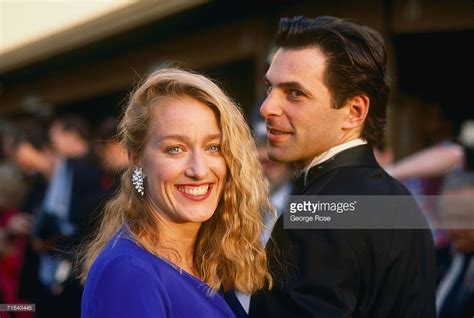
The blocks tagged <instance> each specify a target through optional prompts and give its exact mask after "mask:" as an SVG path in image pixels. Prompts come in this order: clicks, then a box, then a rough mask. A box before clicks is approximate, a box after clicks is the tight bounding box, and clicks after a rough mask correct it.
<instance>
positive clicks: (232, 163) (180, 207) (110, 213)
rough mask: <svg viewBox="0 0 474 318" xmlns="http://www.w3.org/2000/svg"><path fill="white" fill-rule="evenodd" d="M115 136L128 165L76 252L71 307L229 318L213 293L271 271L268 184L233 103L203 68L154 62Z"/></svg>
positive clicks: (100, 312) (117, 313) (253, 286)
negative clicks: (77, 282) (78, 280)
mask: <svg viewBox="0 0 474 318" xmlns="http://www.w3.org/2000/svg"><path fill="white" fill-rule="evenodd" d="M120 137H121V142H122V144H123V145H124V147H125V148H126V149H127V151H128V154H129V161H130V167H129V169H128V170H127V171H126V172H125V173H124V175H123V177H122V180H121V186H120V189H119V191H118V193H117V194H116V196H115V197H114V198H113V199H112V200H111V201H110V202H109V203H108V204H107V206H106V207H105V210H104V215H103V220H102V224H101V226H100V229H99V231H98V234H97V235H96V237H95V238H94V239H93V240H92V242H90V243H89V244H88V246H87V249H86V252H85V254H84V258H83V263H84V270H83V273H82V278H83V279H87V280H86V285H85V290H84V294H83V300H82V317H103V318H106V317H141V318H146V317H233V316H234V314H233V313H232V311H231V310H230V309H229V307H228V306H227V304H226V303H225V301H224V300H223V298H222V296H221V294H220V292H222V291H224V290H231V289H235V290H239V291H242V292H246V293H251V292H253V291H255V290H257V289H260V288H262V287H264V286H265V285H271V282H272V280H271V277H270V275H269V272H268V269H267V259H266V255H265V252H264V247H263V246H262V244H261V242H260V236H261V234H262V230H263V223H262V215H263V213H264V212H266V211H270V210H271V208H270V204H269V202H268V199H267V198H268V185H267V182H266V181H265V179H264V177H263V176H262V173H261V171H260V168H259V163H258V160H257V157H256V150H255V145H254V143H253V141H252V138H251V134H250V132H249V129H248V126H247V124H246V123H245V120H244V118H243V116H242V115H241V113H240V112H239V110H238V108H237V107H236V106H235V105H234V104H233V102H232V101H231V100H230V99H229V98H228V97H227V96H226V95H225V94H224V93H223V92H222V91H221V90H220V89H219V87H218V86H216V85H215V84H214V83H213V82H212V81H210V80H209V79H207V78H205V77H204V76H201V75H197V74H193V73H189V72H186V71H182V70H179V69H174V68H168V69H162V70H158V71H156V72H154V73H153V74H151V75H150V76H149V77H148V78H147V79H146V81H145V82H144V83H143V84H142V85H141V86H140V87H138V88H137V89H136V90H135V91H134V92H133V94H132V95H131V97H130V102H129V103H128V105H127V108H126V110H125V114H124V117H123V119H122V121H121V123H120Z"/></svg>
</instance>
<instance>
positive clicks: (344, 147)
mask: <svg viewBox="0 0 474 318" xmlns="http://www.w3.org/2000/svg"><path fill="white" fill-rule="evenodd" d="M365 144H367V141H366V140H365V139H362V138H356V139H352V140H350V141H348V142H345V143H343V144H340V145H337V146H334V147H332V148H330V149H329V150H327V151H325V152H323V153H322V154H320V155H317V156H316V157H314V159H313V161H311V163H310V164H309V165H308V166H307V167H306V168H304V169H303V170H301V171H300V172H298V174H299V175H300V176H301V175H303V174H304V184H306V179H307V178H308V172H309V170H310V169H311V168H312V167H314V166H317V165H319V164H320V163H323V162H325V161H327V160H329V159H331V158H332V157H334V156H335V155H336V154H338V153H340V152H342V151H344V150H347V149H350V148H354V147H357V146H360V145H365Z"/></svg>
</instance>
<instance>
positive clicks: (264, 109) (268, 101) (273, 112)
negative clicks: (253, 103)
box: [260, 92, 282, 119]
mask: <svg viewBox="0 0 474 318" xmlns="http://www.w3.org/2000/svg"><path fill="white" fill-rule="evenodd" d="M279 104H280V102H279V98H278V95H277V94H276V93H274V92H270V93H269V94H268V95H267V98H265V100H264V101H263V103H262V105H261V106H260V115H262V117H263V118H265V119H267V118H269V117H272V116H280V115H281V114H282V110H281V107H280V106H279Z"/></svg>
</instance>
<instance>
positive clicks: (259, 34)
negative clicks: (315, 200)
mask: <svg viewBox="0 0 474 318" xmlns="http://www.w3.org/2000/svg"><path fill="white" fill-rule="evenodd" d="M293 15H305V16H317V15H335V16H340V17H348V18H354V19H357V20H359V21H360V22H362V23H364V24H368V25H370V26H372V27H374V28H376V29H377V30H379V31H380V32H381V33H382V34H383V35H384V36H385V38H386V41H387V43H388V46H389V50H390V58H391V60H390V68H391V77H392V80H393V95H392V99H391V104H390V115H391V116H390V123H389V134H388V139H387V143H388V144H389V145H391V146H392V148H393V149H394V152H395V157H396V158H401V157H404V156H406V155H407V154H410V153H413V152H415V151H417V150H419V149H421V148H423V147H425V146H427V145H430V144H433V143H435V142H437V140H434V139H436V138H438V139H443V138H445V137H449V135H456V133H457V130H458V127H459V126H460V124H461V123H462V122H463V121H464V120H466V119H468V118H472V117H474V108H473V107H472V105H470V102H471V99H470V98H468V94H470V89H471V86H472V84H471V80H470V78H471V72H472V56H474V54H473V53H474V52H473V49H472V45H469V43H470V41H472V39H473V34H474V32H473V31H474V19H473V16H474V4H473V2H472V1H470V0H450V1H446V0H445V1H443V0H385V1H384V0H365V1H348V0H347V1H345V0H337V1H315V0H313V1H290V0H286V1H285V0H275V1H264V0H263V1H186V0H162V1H161V0H154V1H152V0H147V1H131V0H128V1H127V0H115V1H98V0H97V1H65V0H62V1H59V0H57V1H34V0H30V1H23V0H1V1H0V28H1V29H0V44H1V47H0V116H1V117H3V118H6V119H8V118H14V117H18V116H23V115H25V114H30V115H35V116H37V115H39V116H47V115H48V114H51V113H56V114H61V113H71V112H72V113H78V114H80V115H82V116H85V117H86V118H87V119H89V120H90V121H91V123H92V124H93V125H94V124H98V123H99V122H101V121H102V120H103V119H104V118H106V117H109V116H113V115H117V114H118V113H119V110H120V107H121V105H122V104H123V103H124V101H125V99H126V96H127V93H128V92H129V91H130V89H131V88H132V87H133V86H134V85H135V84H136V82H137V81H138V80H140V78H143V77H144V76H146V74H147V73H148V72H150V71H151V70H152V69H153V68H155V67H157V66H159V65H161V64H162V63H165V62H178V63H179V65H182V66H184V67H189V68H192V69H196V70H198V71H201V72H204V73H205V74H207V75H209V76H211V77H213V78H215V79H217V80H218V81H219V82H221V83H222V84H223V86H224V87H225V89H226V90H227V91H228V93H229V94H230V95H231V96H232V97H233V98H235V99H236V100H237V101H238V102H239V103H240V104H241V105H242V107H243V108H244V109H245V111H246V113H247V114H248V115H249V116H250V114H251V113H252V108H254V107H255V105H256V103H257V101H258V100H259V99H261V97H262V96H263V95H264V89H263V81H262V77H263V75H264V74H265V71H266V68H267V66H268V61H269V55H270V52H271V45H272V40H273V34H274V30H275V28H276V26H277V24H278V19H279V18H280V17H281V16H293Z"/></svg>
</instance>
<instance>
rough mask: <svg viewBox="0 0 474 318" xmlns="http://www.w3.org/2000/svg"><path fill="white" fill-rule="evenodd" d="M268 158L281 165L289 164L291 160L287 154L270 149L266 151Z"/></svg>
mask: <svg viewBox="0 0 474 318" xmlns="http://www.w3.org/2000/svg"><path fill="white" fill-rule="evenodd" d="M268 158H270V160H273V161H276V162H281V163H288V162H291V161H292V160H291V158H290V157H289V156H288V153H285V152H284V151H283V150H282V149H272V148H270V149H269V150H268Z"/></svg>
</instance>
